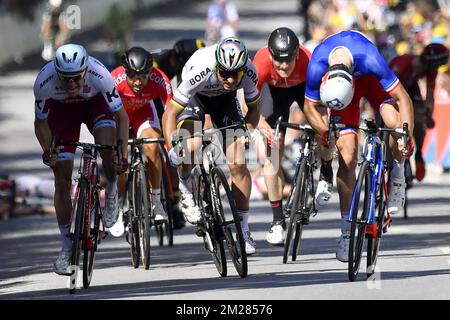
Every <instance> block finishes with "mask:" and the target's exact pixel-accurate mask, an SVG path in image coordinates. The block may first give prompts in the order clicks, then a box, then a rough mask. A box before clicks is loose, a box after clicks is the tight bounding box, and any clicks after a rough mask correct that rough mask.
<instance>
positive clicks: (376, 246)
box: [366, 177, 386, 277]
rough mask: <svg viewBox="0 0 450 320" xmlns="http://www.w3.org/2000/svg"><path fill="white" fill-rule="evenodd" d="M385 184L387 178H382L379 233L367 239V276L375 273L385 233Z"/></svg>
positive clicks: (377, 224)
mask: <svg viewBox="0 0 450 320" xmlns="http://www.w3.org/2000/svg"><path fill="white" fill-rule="evenodd" d="M384 186H385V180H384V177H383V178H382V184H381V186H380V190H379V194H378V197H377V203H376V208H377V217H376V221H377V222H376V227H377V234H376V237H373V235H372V234H369V235H368V239H367V272H366V273H367V277H371V276H372V275H373V274H374V273H375V267H376V263H377V258H378V252H379V250H380V242H381V236H382V233H383V231H382V230H383V223H384V218H385V216H386V215H385V213H386V199H385V197H384Z"/></svg>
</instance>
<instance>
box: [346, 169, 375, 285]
mask: <svg viewBox="0 0 450 320" xmlns="http://www.w3.org/2000/svg"><path fill="white" fill-rule="evenodd" d="M361 191H363V192H362V193H361ZM369 193H370V183H369V163H368V162H367V161H364V162H363V163H362V165H361V169H360V170H359V174H358V180H357V182H356V186H355V189H354V191H353V196H352V202H351V206H350V207H352V206H353V210H352V212H351V219H352V222H351V229H350V245H349V251H348V277H349V279H350V281H355V280H356V277H357V276H358V272H359V266H360V263H361V257H362V251H363V246H364V239H365V233H366V220H367V215H368V210H369ZM361 196H362V197H361ZM361 201H362V202H361Z"/></svg>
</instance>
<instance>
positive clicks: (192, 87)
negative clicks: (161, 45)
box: [171, 59, 212, 109]
mask: <svg viewBox="0 0 450 320" xmlns="http://www.w3.org/2000/svg"><path fill="white" fill-rule="evenodd" d="M190 60H191V59H190ZM202 72H204V73H205V74H206V72H205V71H201V70H200V69H199V68H196V67H195V65H194V64H190V63H189V61H188V62H187V63H186V65H185V66H184V68H183V75H182V80H181V83H180V85H179V86H178V88H177V89H176V90H175V91H174V92H173V97H172V100H171V101H172V102H173V103H174V104H175V105H176V106H178V107H179V108H181V109H184V108H185V107H186V105H187V104H188V102H189V99H191V97H192V96H193V95H194V94H196V93H197V92H199V91H201V90H202V89H203V88H204V86H205V81H206V80H205V78H206V77H201V76H200V74H201V73H202ZM208 72H209V73H211V72H212V71H211V70H208Z"/></svg>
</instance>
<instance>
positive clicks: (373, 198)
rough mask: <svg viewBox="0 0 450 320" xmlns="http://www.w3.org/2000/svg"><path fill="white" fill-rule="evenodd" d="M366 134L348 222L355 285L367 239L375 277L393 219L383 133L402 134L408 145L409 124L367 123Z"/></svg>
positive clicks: (350, 273) (369, 262) (369, 268)
mask: <svg viewBox="0 0 450 320" xmlns="http://www.w3.org/2000/svg"><path fill="white" fill-rule="evenodd" d="M358 128H359V129H360V130H362V131H364V132H365V133H366V135H367V136H366V137H365V138H364V142H363V144H362V156H363V160H362V161H361V162H360V163H359V164H358V165H359V167H360V170H359V173H358V178H357V181H356V185H355V188H354V191H353V195H352V200H351V204H350V210H349V214H348V217H347V221H348V222H350V223H351V229H350V246H349V256H348V276H349V279H350V281H355V280H356V278H357V275H358V272H359V267H360V263H361V257H362V252H363V247H364V240H365V239H366V238H367V276H368V277H370V276H372V275H373V274H374V273H375V266H376V262H377V258H378V253H379V248H380V242H381V237H382V234H384V233H386V232H387V228H388V226H389V225H390V223H391V215H390V213H389V212H388V211H387V206H386V203H387V199H388V188H387V168H386V144H385V142H384V141H383V139H381V138H380V135H379V134H380V133H382V132H389V133H394V132H395V133H399V134H401V135H402V139H403V144H404V145H405V146H406V145H407V140H408V124H407V123H405V124H403V128H396V129H389V128H381V127H379V126H378V125H377V124H376V122H375V121H373V120H364V123H363V125H361V126H359V127H358Z"/></svg>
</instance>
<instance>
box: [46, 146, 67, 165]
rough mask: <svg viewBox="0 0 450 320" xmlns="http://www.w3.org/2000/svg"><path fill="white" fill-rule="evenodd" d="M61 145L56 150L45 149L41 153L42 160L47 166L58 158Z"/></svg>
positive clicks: (53, 163) (54, 162)
mask: <svg viewBox="0 0 450 320" xmlns="http://www.w3.org/2000/svg"><path fill="white" fill-rule="evenodd" d="M62 148H63V147H62V146H59V147H58V148H56V150H53V151H52V150H46V151H44V153H42V162H43V163H44V164H45V165H46V166H49V167H53V166H54V165H55V164H56V161H57V160H58V154H59V151H60V150H61V149H62Z"/></svg>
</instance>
